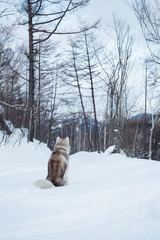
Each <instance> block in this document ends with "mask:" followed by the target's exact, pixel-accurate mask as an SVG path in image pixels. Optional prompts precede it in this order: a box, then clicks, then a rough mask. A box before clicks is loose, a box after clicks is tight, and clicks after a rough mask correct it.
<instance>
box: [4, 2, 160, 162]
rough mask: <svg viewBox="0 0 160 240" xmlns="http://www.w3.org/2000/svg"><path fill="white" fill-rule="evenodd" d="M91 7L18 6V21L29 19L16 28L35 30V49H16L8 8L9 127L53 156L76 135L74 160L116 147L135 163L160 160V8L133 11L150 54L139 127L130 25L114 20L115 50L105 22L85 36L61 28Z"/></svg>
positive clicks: (31, 44) (138, 6)
mask: <svg viewBox="0 0 160 240" xmlns="http://www.w3.org/2000/svg"><path fill="white" fill-rule="evenodd" d="M88 3H89V1H88V0H79V1H74V0H67V1H63V0H59V1H52V0H36V1H33V0H25V1H23V3H21V4H18V5H17V6H16V8H14V9H16V10H15V16H21V18H20V17H19V18H17V19H18V20H16V23H15V27H17V24H18V25H19V26H21V27H22V26H23V27H24V28H25V27H27V29H28V33H27V31H26V32H25V33H26V34H28V35H26V36H25V38H26V39H27V43H26V40H25V41H21V43H20V44H19V45H18V46H17V45H16V43H15V45H14V44H13V42H14V40H13V39H14V35H13V32H14V26H13V25H8V24H7V23H6V17H7V18H8V17H11V18H12V17H13V16H10V12H9V9H7V8H5V9H4V10H2V11H1V13H0V20H1V24H0V29H1V31H0V105H1V106H2V107H3V109H4V111H2V112H3V113H2V112H0V116H1V119H2V118H3V119H6V120H9V121H11V122H12V123H13V125H14V126H15V127H17V128H22V129H23V128H27V129H28V141H33V138H36V139H38V140H40V141H43V142H46V143H47V144H48V146H49V147H50V148H52V147H53V144H54V141H55V138H56V137H57V136H58V135H60V136H62V137H65V136H66V135H68V136H69V137H70V139H71V145H72V152H76V151H81V150H86V151H98V152H100V151H105V150H106V148H107V147H109V146H111V145H116V151H117V152H120V150H121V149H123V151H124V152H125V153H126V154H127V155H129V156H136V157H143V158H155V159H157V160H159V138H158V134H157V133H158V132H159V106H158V100H159V96H158V94H157V89H158V83H159V68H158V66H159V55H158V54H159V51H157V49H158V47H159V46H158V43H159V24H158V21H159V19H158V13H159V4H158V1H156V0H154V1H152V2H151V3H150V2H148V1H145V0H141V1H138V0H137V1H136V0H135V1H133V5H132V8H133V11H134V12H135V14H136V16H137V19H138V21H139V23H140V26H141V28H142V32H143V34H144V37H145V40H146V44H147V47H148V49H149V55H148V58H145V61H144V63H145V66H146V71H145V74H146V75H145V86H144V92H145V106H144V116H143V117H142V118H140V119H135V120H132V119H131V115H132V114H133V111H134V110H135V108H136V106H137V104H138V103H137V102H136V99H137V96H134V97H133V98H132V97H131V96H132V95H134V92H132V89H131V88H130V87H129V86H130V85H129V79H130V72H131V70H132V71H133V69H132V64H133V59H132V55H133V53H132V49H133V42H134V41H133V36H132V35H131V31H130V27H129V25H127V24H126V23H125V22H124V21H122V20H121V19H118V17H117V16H115V15H114V16H113V26H112V33H111V34H112V38H113V40H112V44H110V43H108V44H107V43H106V42H107V40H106V41H104V42H101V41H100V38H99V35H100V31H101V24H100V22H99V21H97V22H95V23H93V24H86V23H81V24H80V27H78V28H77V29H66V30H64V29H63V28H62V27H61V25H62V24H63V22H65V19H66V16H67V17H69V16H70V15H71V13H75V11H77V10H78V9H79V8H81V7H85V6H86V5H87V4H88ZM17 14H18V15H17ZM22 16H23V17H22ZM155 16H157V17H155ZM62 26H63V25H62ZM11 30H12V31H11ZM107 31H109V30H107V29H106V32H107ZM57 36H58V38H57ZM104 36H105V38H106V39H107V35H104ZM61 40H63V41H64V43H63V45H62V42H61ZM147 107H148V108H149V109H150V111H151V118H147ZM100 112H101V116H100V114H99V113H100ZM3 119H2V120H3ZM0 122H1V128H2V121H0ZM6 127H7V126H6ZM3 128H4V121H3ZM5 130H6V129H5ZM155 136H157V137H156V140H155ZM155 146H156V151H153V149H155ZM153 152H156V153H154V154H153Z"/></svg>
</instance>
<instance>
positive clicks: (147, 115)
mask: <svg viewBox="0 0 160 240" xmlns="http://www.w3.org/2000/svg"><path fill="white" fill-rule="evenodd" d="M144 116H145V113H139V114H137V115H135V116H133V117H131V118H129V121H134V120H139V119H143V118H144ZM146 117H147V118H148V119H151V117H152V115H151V114H150V113H147V114H146Z"/></svg>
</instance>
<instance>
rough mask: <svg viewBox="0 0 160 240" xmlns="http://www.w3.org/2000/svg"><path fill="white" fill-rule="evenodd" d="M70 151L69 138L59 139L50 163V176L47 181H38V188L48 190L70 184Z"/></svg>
mask: <svg viewBox="0 0 160 240" xmlns="http://www.w3.org/2000/svg"><path fill="white" fill-rule="evenodd" d="M69 151H70V145H69V138H68V137H66V138H60V137H58V138H57V140H56V143H55V146H54V149H53V152H52V154H51V157H50V159H49V161H48V175H47V177H46V180H38V181H36V183H35V184H36V186H37V187H39V188H42V189H46V188H51V187H54V186H56V187H59V186H64V185H67V184H68V178H67V171H68V165H69V163H68V160H69ZM53 185H54V186H53Z"/></svg>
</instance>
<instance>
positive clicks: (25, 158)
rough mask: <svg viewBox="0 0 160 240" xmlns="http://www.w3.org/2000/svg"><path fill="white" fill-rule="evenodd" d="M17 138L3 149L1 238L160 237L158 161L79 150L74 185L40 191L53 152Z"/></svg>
mask: <svg viewBox="0 0 160 240" xmlns="http://www.w3.org/2000/svg"><path fill="white" fill-rule="evenodd" d="M18 136H19V132H18V133H15V135H14V136H12V141H10V143H9V144H7V145H3V144H1V146H0V169H1V172H0V213H1V214H0V240H15V239H16V240H17V239H23V240H44V239H46V240H53V239H56V240H82V239H84V240H85V239H88V240H106V239H108V240H135V239H136V240H143V239H145V240H153V239H154V240H159V239H160V229H159V226H160V192H159V186H160V164H159V162H155V161H149V160H141V159H131V158H127V157H125V156H123V155H120V154H109V151H108V152H106V153H101V154H98V153H96V152H93V153H88V152H79V153H76V154H74V155H71V156H70V168H69V173H68V175H69V185H68V186H65V187H60V188H52V189H47V190H41V189H37V188H36V187H35V185H34V182H35V181H36V180H37V179H41V178H45V177H46V174H47V162H48V158H49V156H50V153H51V152H50V150H49V149H48V148H47V147H46V145H45V144H39V143H38V142H37V141H35V142H34V143H29V144H28V143H27V142H26V139H25V138H23V139H21V141H17V143H16V144H13V142H14V141H13V140H15V139H16V138H18V139H19V137H18ZM20 142H21V143H20Z"/></svg>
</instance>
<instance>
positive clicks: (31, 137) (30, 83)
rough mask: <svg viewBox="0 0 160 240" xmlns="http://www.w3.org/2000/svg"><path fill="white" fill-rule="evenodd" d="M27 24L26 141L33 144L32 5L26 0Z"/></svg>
mask: <svg viewBox="0 0 160 240" xmlns="http://www.w3.org/2000/svg"><path fill="white" fill-rule="evenodd" d="M28 22H29V116H30V119H29V130H28V141H31V142H33V137H34V87H35V83H34V51H33V24H32V5H31V2H30V0H28Z"/></svg>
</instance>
